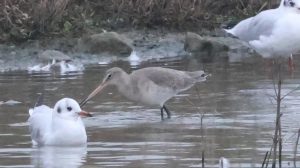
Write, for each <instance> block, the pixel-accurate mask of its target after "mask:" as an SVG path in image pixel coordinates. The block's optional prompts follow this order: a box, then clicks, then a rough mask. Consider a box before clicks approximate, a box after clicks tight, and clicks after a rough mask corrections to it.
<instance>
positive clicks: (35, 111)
mask: <svg viewBox="0 0 300 168" xmlns="http://www.w3.org/2000/svg"><path fill="white" fill-rule="evenodd" d="M29 114H30V117H29V119H28V121H29V128H30V134H31V139H32V143H33V145H38V146H44V145H46V146H48V145H53V146H78V145H85V144H86V142H87V135H86V131H85V126H84V124H83V122H82V120H81V117H80V116H91V114H90V113H88V112H85V111H82V110H81V108H80V106H79V104H78V103H77V102H76V101H75V100H74V99H71V98H63V99H61V100H59V101H58V102H57V103H56V104H55V106H54V108H53V109H52V108H50V107H48V106H46V105H37V106H35V107H34V108H32V109H30V110H29Z"/></svg>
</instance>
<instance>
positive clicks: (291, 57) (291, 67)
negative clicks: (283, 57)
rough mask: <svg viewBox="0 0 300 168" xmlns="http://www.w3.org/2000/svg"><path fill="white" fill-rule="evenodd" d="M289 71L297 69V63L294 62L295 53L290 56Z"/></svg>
mask: <svg viewBox="0 0 300 168" xmlns="http://www.w3.org/2000/svg"><path fill="white" fill-rule="evenodd" d="M288 63H289V71H290V72H293V71H294V70H295V64H294V62H293V54H291V55H290V56H289V62H288Z"/></svg>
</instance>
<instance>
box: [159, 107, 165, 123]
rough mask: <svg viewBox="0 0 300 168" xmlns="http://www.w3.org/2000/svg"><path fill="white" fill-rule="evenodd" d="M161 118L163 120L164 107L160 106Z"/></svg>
mask: <svg viewBox="0 0 300 168" xmlns="http://www.w3.org/2000/svg"><path fill="white" fill-rule="evenodd" d="M160 116H161V120H164V107H162V108H160Z"/></svg>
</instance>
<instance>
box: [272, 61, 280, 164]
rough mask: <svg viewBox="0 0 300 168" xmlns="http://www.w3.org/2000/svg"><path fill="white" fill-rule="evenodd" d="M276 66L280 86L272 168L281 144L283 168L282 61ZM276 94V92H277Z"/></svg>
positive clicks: (278, 86) (278, 85)
mask: <svg viewBox="0 0 300 168" xmlns="http://www.w3.org/2000/svg"><path fill="white" fill-rule="evenodd" d="M276 65H277V66H278V71H277V72H278V84H277V88H278V89H277V94H276V95H277V99H276V100H277V110H276V111H277V112H276V126H275V133H274V137H273V144H274V151H273V159H272V160H273V161H272V168H276V158H277V144H278V142H279V154H278V157H279V168H281V145H280V144H282V141H281V122H280V118H281V112H280V109H281V100H282V99H281V85H282V76H281V62H280V61H278V62H277V61H276ZM275 92H276V90H275Z"/></svg>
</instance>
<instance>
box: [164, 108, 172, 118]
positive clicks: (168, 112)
mask: <svg viewBox="0 0 300 168" xmlns="http://www.w3.org/2000/svg"><path fill="white" fill-rule="evenodd" d="M163 109H165V111H166V113H167V115H168V118H171V113H170V111H169V110H168V109H167V107H166V106H165V105H164V106H163Z"/></svg>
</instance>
